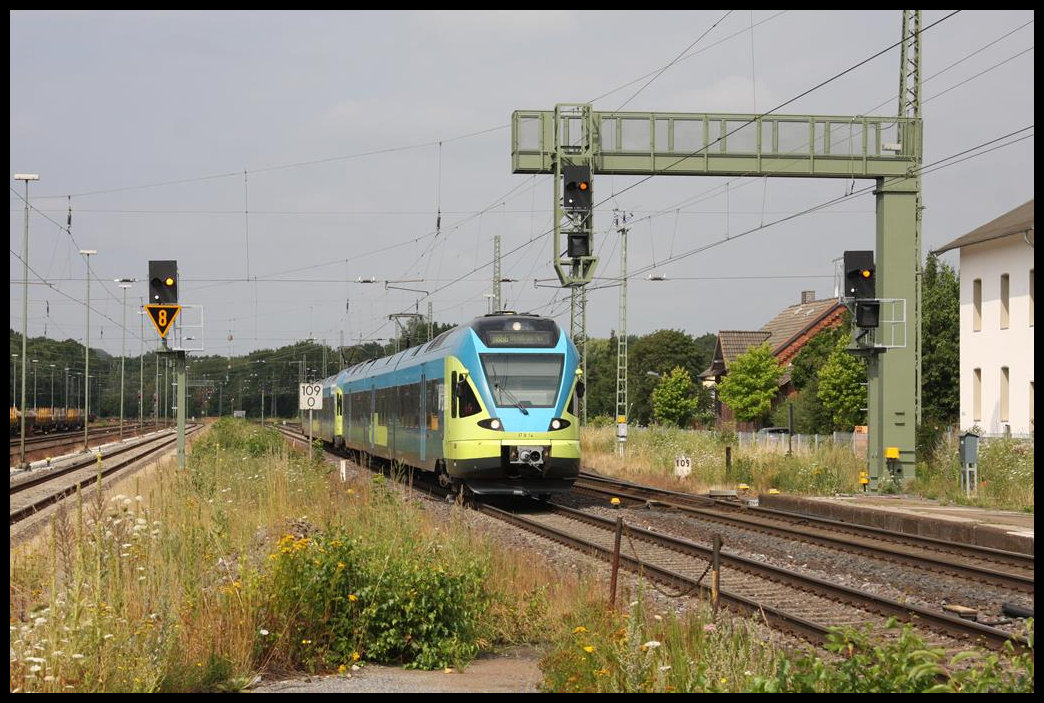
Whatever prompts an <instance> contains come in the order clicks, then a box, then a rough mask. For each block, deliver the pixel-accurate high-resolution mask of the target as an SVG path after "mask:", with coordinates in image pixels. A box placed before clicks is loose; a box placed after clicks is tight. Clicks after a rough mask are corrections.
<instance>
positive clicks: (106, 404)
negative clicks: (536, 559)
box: [10, 256, 960, 433]
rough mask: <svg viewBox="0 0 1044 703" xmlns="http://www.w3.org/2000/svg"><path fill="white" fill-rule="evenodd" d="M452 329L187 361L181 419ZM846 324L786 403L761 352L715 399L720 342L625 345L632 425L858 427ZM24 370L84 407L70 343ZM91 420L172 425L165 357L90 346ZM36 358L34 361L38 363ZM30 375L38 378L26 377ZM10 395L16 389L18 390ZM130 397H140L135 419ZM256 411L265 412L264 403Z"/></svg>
mask: <svg viewBox="0 0 1044 703" xmlns="http://www.w3.org/2000/svg"><path fill="white" fill-rule="evenodd" d="M958 323H959V283H958V278H957V274H956V273H955V271H954V270H953V269H952V268H951V267H950V266H948V265H946V264H944V263H942V262H939V261H938V259H937V258H936V257H934V256H929V257H928V259H927V261H926V264H925V267H924V272H923V277H922V334H921V340H922V389H921V392H922V419H923V422H922V424H923V425H924V426H925V427H930V428H939V427H944V426H947V425H950V424H952V423H954V422H956V421H957V417H958V412H959V408H960V401H959V378H958V373H959V368H960V364H959V360H960V345H959V342H960V338H959V324H958ZM453 326H454V325H453V324H452V323H433V324H432V325H431V327H430V329H429V326H428V323H427V322H426V321H424V320H420V319H416V320H410V321H409V322H408V324H406V325H404V326H402V327H401V328H399V330H398V334H397V335H396V337H394V338H392V339H387V340H382V341H383V343H382V341H371V342H365V343H361V344H357V345H351V346H345V347H334V346H329V345H326V344H325V343H320V342H317V341H315V340H305V341H300V342H295V343H293V344H290V345H286V346H283V347H279V348H277V349H260V350H256V351H253V352H250V353H249V354H245V355H242V356H222V355H199V356H197V355H189V357H188V362H187V365H188V368H187V379H188V382H187V387H186V401H187V402H186V406H187V407H186V414H187V415H188V416H190V417H203V416H215V415H218V414H222V415H228V414H231V412H232V411H233V410H242V411H244V412H245V413H246V414H247V416H248V417H259V416H260V415H261V414H262V413H263V414H264V415H265V416H266V417H294V416H296V414H297V404H298V388H299V384H300V383H301V382H304V381H311V380H316V379H321V378H325V377H327V376H330V375H333V374H334V373H336V372H337V371H339V370H340V369H342V368H345V367H347V366H351V365H353V364H356V363H359V362H360V361H365V360H367V359H372V358H377V357H380V356H385V355H387V354H392V353H395V352H396V351H400V350H403V349H407V348H409V347H411V346H415V345H417V344H420V343H423V342H424V341H426V340H427V339H429V338H431V337H434V336H437V335H438V334H440V333H441V332H443V331H445V330H448V329H451V328H452V327H453ZM850 334H851V333H850V327H849V325H848V324H842V325H841V326H840V327H837V328H833V329H830V330H826V331H824V332H821V333H819V334H818V335H816V336H815V337H814V338H813V339H812V340H811V341H810V342H809V343H808V344H806V345H805V346H804V347H803V348H802V349H801V351H800V352H799V353H798V354H797V355H796V356H795V358H794V359H793V361H792V365H791V366H790V368H789V373H790V385H791V386H792V388H793V395H792V396H791V397H783V396H782V395H781V394H780V392H779V380H780V378H781V376H782V374H783V373H784V371H785V370H784V369H782V368H781V367H779V365H778V363H776V360H775V358H774V357H773V356H772V353H771V350H770V349H768V347H767V346H765V345H762V346H761V347H753V348H751V349H749V350H748V351H747V352H746V353H745V354H742V355H740V356H739V357H738V358H736V359H735V360H734V361H733V362H732V364H731V365H730V367H729V373H728V375H726V376H725V378H724V380H723V382H722V384H721V385H720V386H718V388H717V389H716V393H717V398H714V397H713V396H712V392H711V391H710V390H709V389H708V388H706V387H704V386H703V384H702V383H701V382H700V381H699V374H700V373H701V372H702V371H704V370H705V369H707V368H708V366H709V365H710V362H711V360H712V358H713V356H714V350H715V345H716V343H717V335H716V334H714V333H706V334H703V335H700V336H696V337H694V336H692V335H690V334H688V333H686V332H683V331H681V330H674V329H662V330H657V331H655V332H652V333H650V334H646V335H629V336H628V338H627V352H628V353H627V407H626V408H625V409H624V415H625V416H626V419H627V422H628V423H629V424H631V425H649V424H654V423H659V424H669V425H674V426H680V427H689V426H704V427H709V426H712V425H713V424H714V423H715V419H716V418H715V412H714V403H715V400H717V401H719V402H721V403H723V404H724V405H726V406H727V407H729V408H730V409H731V410H732V413H733V415H734V416H735V417H736V419H737V420H742V421H748V422H751V423H755V424H758V425H766V424H771V425H780V426H785V425H787V424H788V418H789V413H790V406H793V412H794V430H795V431H796V432H800V433H829V432H831V431H834V430H842V431H844V430H851V429H852V427H853V426H854V425H860V424H865V422H866V417H865V411H863V410H862V408H864V407H865V406H866V386H865V385H863V384H864V383H865V381H866V369H865V363H864V362H863V361H861V360H860V359H859V358H858V357H855V356H853V355H851V354H848V353H846V352H845V351H844V349H845V347H847V346H848V344H849V343H850V341H851V339H850ZM619 342H620V340H619V339H618V338H617V337H616V335H615V334H611V335H610V337H609V338H608V339H604V338H590V339H588V340H587V371H586V379H587V381H586V383H587V412H588V420H589V422H591V423H595V424H604V423H615V422H616V418H617V410H618V407H617V405H618V403H617V375H618V362H617V350H618V347H619ZM10 347H11V361H12V367H11V368H12V384H11V394H10V396H11V404H12V405H18V404H19V401H20V398H19V393H20V384H21V379H20V373H21V369H20V368H19V366H18V365H19V364H20V363H21V358H20V352H21V335H20V334H19V333H17V332H15V331H14V330H11V333H10ZM27 347H28V353H27V355H28V357H29V359H30V369H29V373H27V386H26V387H27V391H28V392H27V393H26V404H27V405H29V406H30V407H32V406H34V405H39V406H41V407H46V406H50V405H53V406H54V407H66V406H69V407H82V406H83V397H84V392H83V390H84V383H85V381H84V378H83V369H84V350H83V346H82V345H81V344H80V343H79V342H76V341H75V340H72V339H67V340H64V341H57V340H52V339H48V338H43V337H35V338H30V339H29V340H28V343H27ZM90 353H91V360H90V376H91V378H90V379H89V382H90V383H91V392H90V397H91V408H90V410H91V412H94V413H96V414H97V415H99V416H101V417H118V416H119V413H120V395H121V388H122V394H123V403H124V416H125V418H128V419H131V418H136V417H138V415H139V413H140V414H141V415H142V416H143V417H145V418H151V417H153V415H154V414H155V415H158V416H159V417H161V418H162V417H164V416H166V417H168V418H169V417H173V414H174V411H173V405H174V403H175V400H174V391H173V389H172V388H171V385H172V384H173V382H174V368H173V364H172V360H171V359H170V356H169V355H165V354H158V353H157V352H156V351H154V350H153V351H149V352H146V353H145V354H144V355H142V356H127V357H126V358H125V359H124V360H123V364H122V367H123V375H122V382H121V359H120V357H118V356H113V355H111V354H108V353H107V352H105V351H103V350H100V349H91V351H90ZM33 360H36V361H35V363H34V362H33ZM33 372H35V373H33ZM16 391H18V392H16ZM139 392H140V394H141V397H142V399H143V400H142V401H141V403H140V410H139ZM262 402H263V403H264V405H263V406H262Z"/></svg>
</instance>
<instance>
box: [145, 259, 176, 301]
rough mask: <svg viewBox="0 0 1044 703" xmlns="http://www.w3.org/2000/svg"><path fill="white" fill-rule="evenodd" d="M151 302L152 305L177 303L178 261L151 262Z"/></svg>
mask: <svg viewBox="0 0 1044 703" xmlns="http://www.w3.org/2000/svg"><path fill="white" fill-rule="evenodd" d="M149 303H150V304H152V305H177V303H178V262H177V261H169V260H164V261H150V262H149Z"/></svg>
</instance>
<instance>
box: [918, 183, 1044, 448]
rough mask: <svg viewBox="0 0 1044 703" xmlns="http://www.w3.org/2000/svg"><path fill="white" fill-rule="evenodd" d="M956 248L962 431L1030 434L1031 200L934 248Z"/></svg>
mask: <svg viewBox="0 0 1044 703" xmlns="http://www.w3.org/2000/svg"><path fill="white" fill-rule="evenodd" d="M952 249H959V250H960V265H959V271H960V286H961V372H960V375H961V418H960V427H961V430H967V429H970V428H972V427H978V428H980V429H981V431H982V432H983V433H984V435H985V436H993V435H1003V434H1006V433H1010V434H1012V435H1014V436H1029V435H1031V434H1032V433H1033V201H1032V200H1030V201H1029V202H1027V203H1025V204H1024V205H1020V206H1019V207H1017V208H1015V209H1014V210H1012V211H1010V212H1008V213H1006V214H1004V215H1001V216H1000V217H998V218H997V219H995V220H993V221H992V222H988V223H986V224H984V225H983V226H981V227H979V228H978V229H975V230H973V231H971V232H969V233H968V234H965V235H964V236H962V237H958V238H957V239H955V240H953V241H952V242H950V243H949V244H946V245H945V246H943V247H941V248H939V249H937V250H935V252H934V253H936V254H939V253H942V252H945V251H950V250H952Z"/></svg>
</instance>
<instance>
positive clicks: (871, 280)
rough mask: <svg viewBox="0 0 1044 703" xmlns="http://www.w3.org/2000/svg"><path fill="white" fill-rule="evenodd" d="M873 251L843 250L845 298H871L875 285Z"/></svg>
mask: <svg viewBox="0 0 1044 703" xmlns="http://www.w3.org/2000/svg"><path fill="white" fill-rule="evenodd" d="M874 273H875V272H874V252H872V251H846V252H845V295H844V297H846V298H855V299H857V300H858V299H860V298H873V297H874V288H875V287H876V283H875V276H874Z"/></svg>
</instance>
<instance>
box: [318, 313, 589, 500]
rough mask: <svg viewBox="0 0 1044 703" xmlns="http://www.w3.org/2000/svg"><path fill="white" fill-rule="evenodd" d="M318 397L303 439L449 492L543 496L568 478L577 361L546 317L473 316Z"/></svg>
mask: <svg viewBox="0 0 1044 703" xmlns="http://www.w3.org/2000/svg"><path fill="white" fill-rule="evenodd" d="M322 388H323V405H322V409H321V410H319V411H318V412H317V413H315V414H314V415H313V418H312V420H311V423H312V434H313V436H317V437H320V438H321V439H322V440H323V441H324V442H327V443H329V444H331V445H333V446H335V447H343V448H346V449H348V450H350V451H352V452H355V453H357V454H359V455H360V456H361V458H363V459H365V458H366V457H369V456H372V457H379V458H381V459H384V460H387V461H391V462H397V463H399V464H401V465H406V466H410V467H415V468H418V469H422V470H425V471H430V472H433V473H435V474H436V475H437V476H438V479H439V482H440V483H441V484H442V485H444V486H446V487H448V488H451V489H453V490H454V491H458V492H467V493H471V494H475V495H479V496H486V495H531V496H535V497H548V496H550V495H552V494H555V493H562V492H566V491H568V490H570V488H572V485H573V483H574V481H575V480H576V478H577V476H578V475H579V473H580V420H579V417H578V412H579V411H578V407H579V399H580V398H581V397H583V393H584V381H583V378H582V372H581V370H580V368H579V355H578V354H577V350H576V347H575V346H574V345H573V342H572V340H571V339H569V336H568V335H567V334H564V333H563V332H562V330H561V329H560V328H559V326H558V324H557V323H556V322H555V321H554V320H553V319H550V318H545V317H540V316H537V315H531V314H516V313H510V312H499V313H493V314H490V315H485V316H483V317H480V318H476V319H475V320H472V321H471V322H470V323H468V324H465V325H460V326H457V327H454V328H452V329H450V330H447V331H446V332H443V333H442V334H440V335H438V336H437V337H435V338H434V339H432V340H431V341H430V342H426V343H424V344H421V345H419V346H416V347H412V348H410V349H406V350H405V351H402V352H399V353H397V354H394V355H392V356H387V357H383V358H380V359H373V360H370V361H365V362H362V363H359V364H356V365H354V366H351V367H349V368H347V369H344V370H343V371H341V372H340V373H338V374H336V375H335V376H331V377H329V378H327V379H325V380H324V381H322ZM302 420H303V422H302V426H303V427H305V428H306V429H307V427H308V424H307V423H308V422H309V418H308V415H307V414H305V415H304V416H303V417H302Z"/></svg>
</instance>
